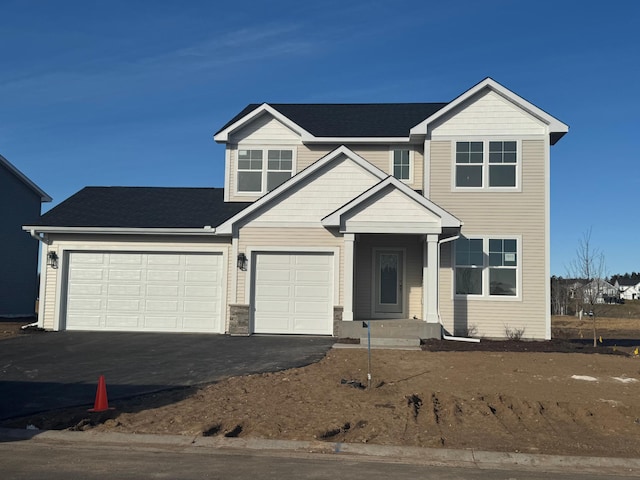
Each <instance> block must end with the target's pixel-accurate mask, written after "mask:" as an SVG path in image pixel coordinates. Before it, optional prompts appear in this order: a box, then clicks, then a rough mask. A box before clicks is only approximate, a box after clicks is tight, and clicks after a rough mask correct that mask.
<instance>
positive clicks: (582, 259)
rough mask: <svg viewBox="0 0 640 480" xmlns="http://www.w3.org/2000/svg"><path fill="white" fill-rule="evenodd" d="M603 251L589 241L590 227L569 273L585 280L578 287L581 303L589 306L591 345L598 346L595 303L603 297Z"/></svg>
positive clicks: (581, 240)
mask: <svg viewBox="0 0 640 480" xmlns="http://www.w3.org/2000/svg"><path fill="white" fill-rule="evenodd" d="M605 270H606V267H605V261H604V253H602V251H600V249H599V248H597V247H594V246H593V244H592V242H591V228H589V230H587V231H586V232H584V233H583V234H582V238H581V239H580V240H579V241H578V247H577V248H576V258H575V259H574V260H573V261H572V262H571V265H570V271H571V274H572V275H573V276H574V277H575V278H578V279H582V280H584V281H585V283H584V286H583V287H582V288H581V289H580V294H581V297H582V305H583V306H586V307H587V308H589V316H590V317H591V318H592V321H593V346H594V347H596V346H598V340H597V339H598V337H597V332H596V312H595V308H594V307H595V305H596V304H597V303H598V302H599V301H601V300H602V299H603V290H604V282H605Z"/></svg>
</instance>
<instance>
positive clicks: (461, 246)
mask: <svg viewBox="0 0 640 480" xmlns="http://www.w3.org/2000/svg"><path fill="white" fill-rule="evenodd" d="M454 263H455V294H456V295H465V296H466V295H474V296H489V297H515V296H517V295H518V240H517V239H515V238H466V237H460V238H459V239H458V240H456V242H455V262H454Z"/></svg>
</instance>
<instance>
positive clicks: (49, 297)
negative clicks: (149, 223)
mask: <svg viewBox="0 0 640 480" xmlns="http://www.w3.org/2000/svg"><path fill="white" fill-rule="evenodd" d="M118 237H119V239H120V240H121V241H116V239H117V238H118ZM49 239H50V241H51V244H50V245H49V246H48V248H47V250H46V251H45V252H43V255H46V254H47V252H48V251H56V252H57V253H58V257H59V259H60V260H59V268H57V269H54V268H51V267H48V266H47V268H46V271H45V272H42V274H41V281H44V282H46V283H45V298H44V301H43V300H42V299H40V308H42V309H43V313H42V315H43V317H42V318H43V328H45V329H46V330H53V329H55V328H56V317H57V315H59V314H60V313H62V308H63V307H64V305H62V304H61V303H60V302H64V301H65V299H66V291H65V289H64V285H63V284H62V283H61V282H64V280H65V275H66V268H67V263H66V262H67V258H66V254H65V253H64V252H68V251H126V252H132V251H161V252H181V253H188V252H212V253H222V254H223V255H226V259H227V265H226V267H225V269H224V271H223V275H224V277H223V278H225V282H224V283H225V284H224V285H223V291H224V292H226V293H225V295H226V296H225V299H226V305H227V307H226V313H225V319H224V321H225V331H226V330H228V319H229V312H228V305H229V303H230V300H231V298H230V296H231V291H230V288H229V284H230V282H229V281H228V278H229V272H231V268H236V267H235V259H234V258H231V257H232V256H231V254H230V251H231V239H230V238H226V237H179V236H175V237H162V236H151V235H84V236H80V235H67V234H65V235H62V234H50V235H49Z"/></svg>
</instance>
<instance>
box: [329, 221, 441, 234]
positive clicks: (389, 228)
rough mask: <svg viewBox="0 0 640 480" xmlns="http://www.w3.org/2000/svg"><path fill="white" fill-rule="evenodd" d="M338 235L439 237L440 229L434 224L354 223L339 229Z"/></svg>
mask: <svg viewBox="0 0 640 480" xmlns="http://www.w3.org/2000/svg"><path fill="white" fill-rule="evenodd" d="M340 233H394V234H398V233H406V234H410V235H418V234H421V235H427V234H433V235H439V234H440V233H442V228H440V225H439V224H434V223H403V224H402V225H397V224H390V223H388V222H355V223H353V222H352V223H350V224H349V227H347V228H343V227H341V228H340Z"/></svg>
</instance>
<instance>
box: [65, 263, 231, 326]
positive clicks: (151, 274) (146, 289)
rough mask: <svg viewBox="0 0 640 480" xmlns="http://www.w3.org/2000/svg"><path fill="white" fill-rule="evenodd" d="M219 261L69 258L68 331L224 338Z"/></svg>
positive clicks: (221, 272) (222, 280)
mask: <svg viewBox="0 0 640 480" xmlns="http://www.w3.org/2000/svg"><path fill="white" fill-rule="evenodd" d="M223 285H224V279H223V256H222V255H221V254H199V253H155V252H123V253H120V252H70V253H69V263H68V276H67V295H66V315H65V320H66V328H67V329H68V330H114V331H116V330H119V331H156V332H216V333H222V332H223V331H224V326H223V325H222V306H223V303H222V301H223V298H222V295H223Z"/></svg>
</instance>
